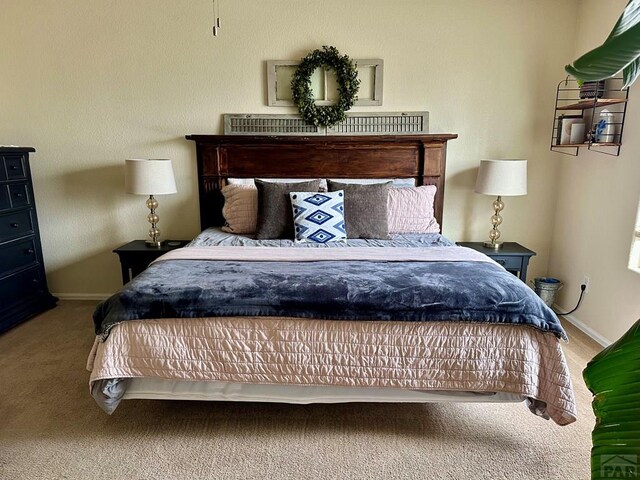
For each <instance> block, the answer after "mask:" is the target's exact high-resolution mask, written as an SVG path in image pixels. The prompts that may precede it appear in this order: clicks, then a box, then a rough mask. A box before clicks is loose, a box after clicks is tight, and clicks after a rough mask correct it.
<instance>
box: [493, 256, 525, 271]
mask: <svg viewBox="0 0 640 480" xmlns="http://www.w3.org/2000/svg"><path fill="white" fill-rule="evenodd" d="M491 258H492V259H494V260H495V261H496V262H498V263H499V264H500V265H502V266H503V267H504V268H506V269H507V270H520V268H521V267H522V258H521V257H511V256H506V255H491Z"/></svg>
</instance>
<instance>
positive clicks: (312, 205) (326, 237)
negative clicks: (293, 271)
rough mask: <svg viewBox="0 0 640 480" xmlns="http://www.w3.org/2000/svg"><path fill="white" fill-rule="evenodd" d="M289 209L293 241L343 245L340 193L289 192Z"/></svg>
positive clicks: (342, 209)
mask: <svg viewBox="0 0 640 480" xmlns="http://www.w3.org/2000/svg"><path fill="white" fill-rule="evenodd" d="M289 195H290V197H291V207H292V209H293V224H294V231H295V239H296V241H297V242H313V243H328V242H340V241H342V242H344V241H346V240H347V231H346V228H345V224H344V192H343V191H342V190H340V191H337V192H326V193H311V192H292V193H290V194H289Z"/></svg>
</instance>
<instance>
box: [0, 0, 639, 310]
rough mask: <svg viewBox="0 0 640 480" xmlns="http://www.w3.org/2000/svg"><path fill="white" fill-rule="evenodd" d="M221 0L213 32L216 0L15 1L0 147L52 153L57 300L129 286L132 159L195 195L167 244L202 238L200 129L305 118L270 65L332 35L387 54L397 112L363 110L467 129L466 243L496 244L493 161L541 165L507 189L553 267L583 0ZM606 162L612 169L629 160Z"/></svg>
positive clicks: (460, 202)
mask: <svg viewBox="0 0 640 480" xmlns="http://www.w3.org/2000/svg"><path fill="white" fill-rule="evenodd" d="M221 4H222V20H223V22H224V23H223V29H222V31H221V34H220V36H219V37H217V38H213V37H212V36H211V34H210V30H211V18H210V9H211V2H210V0H135V1H130V0H113V1H108V2H107V1H105V0H55V1H53V0H51V1H46V0H5V1H4V2H3V6H2V15H1V16H0V45H2V48H0V70H1V71H2V72H3V78H2V80H1V81H0V89H1V90H0V103H1V109H2V110H1V111H2V114H1V116H0V135H1V136H2V138H0V143H11V144H21V145H29V146H34V147H36V148H37V150H38V153H37V154H35V155H34V156H33V172H34V183H35V189H36V197H37V202H38V213H39V216H40V224H41V231H42V238H43V245H44V253H45V259H46V263H47V271H48V278H49V281H50V286H51V289H52V290H53V291H54V292H59V293H64V294H87V295H95V294H103V293H109V292H112V291H114V290H115V289H116V288H117V287H118V286H119V283H120V278H119V266H118V262H117V258H116V256H115V255H114V254H112V253H111V250H112V249H113V248H114V247H116V246H118V245H119V244H122V243H124V242H127V241H129V240H131V239H135V238H143V237H144V236H145V235H146V229H147V225H146V220H145V217H146V213H145V207H144V199H143V198H141V197H135V196H130V195H126V194H125V193H124V192H123V160H124V159H125V158H127V157H168V158H171V159H173V161H174V169H175V172H176V176H177V184H178V189H179V193H178V194H176V195H170V196H163V197H161V198H160V199H159V200H160V209H159V214H160V217H161V223H160V227H161V229H162V230H163V234H164V235H165V238H166V237H170V238H189V237H191V236H193V235H194V234H195V233H197V231H198V215H197V199H196V182H195V167H194V161H195V159H194V157H195V151H194V150H195V149H194V146H193V145H192V144H191V143H190V142H187V141H185V140H184V139H183V138H184V135H185V134H189V133H221V115H222V114H223V113H227V112H234V113H236V112H262V113H288V112H290V110H287V109H282V108H273V107H272V108H269V107H267V106H266V90H265V61H266V60H269V59H289V58H300V57H301V56H303V55H305V54H306V53H307V52H309V51H310V50H312V49H313V48H317V47H320V46H321V45H323V44H329V45H335V46H336V47H338V49H339V50H341V51H342V52H344V53H346V54H348V55H350V56H351V57H353V58H358V57H360V58H363V57H365V58H366V57H374V58H375V57H380V58H383V59H384V61H385V78H384V105H383V106H382V107H376V108H375V109H374V108H371V107H369V108H368V109H367V108H362V109H361V110H366V111H374V110H380V111H394V110H403V109H407V110H408V109H411V110H419V109H426V110H429V111H430V114H431V130H432V131H433V132H454V133H458V134H459V135H460V138H459V139H458V140H456V141H453V142H451V143H450V148H449V156H448V166H447V193H446V201H445V220H444V224H445V226H444V233H445V235H447V236H448V237H450V238H451V239H453V240H482V239H484V238H485V237H486V235H487V232H488V230H489V217H490V215H491V206H490V205H491V201H492V200H491V198H489V197H485V196H481V195H477V194H474V193H473V192H472V190H473V184H474V181H475V169H476V167H477V165H478V163H479V160H480V159H481V158H527V159H529V161H530V163H529V165H530V170H529V175H530V184H529V195H528V196H526V197H517V198H508V199H506V209H505V211H504V218H505V223H504V227H503V228H502V231H503V234H504V239H505V240H515V241H519V242H521V243H524V244H525V245H527V246H529V247H530V248H532V249H534V250H536V251H537V252H538V256H537V257H535V258H534V260H533V262H532V267H531V276H535V275H539V274H543V273H545V272H546V270H547V264H548V257H549V248H550V241H551V235H552V219H553V213H554V209H555V206H556V199H555V195H556V190H557V189H556V187H557V184H556V172H557V169H558V167H559V166H560V165H563V166H564V167H566V166H567V161H566V160H565V159H558V158H557V156H556V155H555V154H553V153H550V152H549V151H548V140H549V138H548V136H549V131H550V121H551V115H552V110H553V101H554V94H555V85H556V83H557V82H558V80H559V79H560V78H562V77H563V71H562V66H563V65H564V63H566V61H567V59H569V58H571V57H572V56H573V52H574V45H573V38H574V33H575V32H574V29H575V13H576V12H577V11H578V3H577V2H576V1H563V2H556V1H554V0H535V1H534V0H530V1H518V2H514V1H512V0H473V1H471V0H467V1H461V0H457V1H451V0H440V1H426V0H394V1H389V0H350V1H348V2H345V1H343V0H323V1H321V2H311V1H301V0H270V1H257V0H254V1H249V0H221ZM630 137H631V135H630ZM630 147H631V146H630V145H629V146H628V147H626V149H627V153H629V150H630ZM579 160H580V161H582V160H583V158H582V157H581V158H580V159H579ZM590 161H591V162H593V163H595V164H596V165H598V166H600V167H601V168H602V169H603V171H605V172H610V171H611V170H610V169H611V168H612V167H611V165H615V162H616V161H615V160H613V161H612V160H611V159H608V158H607V159H600V158H598V159H597V160H590ZM620 161H622V159H621V160H619V161H618V162H620ZM563 162H564V163H563ZM637 163H638V162H636V164H637ZM594 173H595V172H594ZM623 176H624V175H623ZM570 177H571V176H570ZM571 178H573V177H571ZM565 183H566V182H565ZM634 188H635V187H634ZM630 196H632V195H630ZM636 197H637V192H636ZM627 210H628V211H629V212H631V211H632V206H629V208H628V209H627ZM621 213H622V212H621ZM629 220H630V221H631V217H629ZM598 228H601V227H598ZM603 246H604V245H603V244H600V245H598V246H597V250H601V249H602V248H603ZM604 247H605V248H607V246H604ZM555 263H556V264H558V263H559V262H558V261H557V260H556V262H555ZM554 268H556V271H558V274H559V275H560V274H563V273H564V271H561V270H558V267H554ZM623 270H624V269H623V268H622V267H620V269H619V271H618V272H621V271H623ZM590 272H591V273H592V277H593V278H594V279H595V277H596V271H595V268H592V269H590ZM568 277H569V276H568V275H567V279H569V278H568ZM634 280H636V282H637V278H635V277H634ZM636 285H637V283H636ZM597 288H599V287H598V286H597V285H594V289H597ZM596 296H597V293H594V294H593V295H592V297H591V298H594V299H595V298H596ZM636 313H637V312H636ZM610 317H611V315H608V316H607V317H606V318H610Z"/></svg>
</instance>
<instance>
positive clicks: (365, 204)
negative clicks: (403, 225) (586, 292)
mask: <svg viewBox="0 0 640 480" xmlns="http://www.w3.org/2000/svg"><path fill="white" fill-rule="evenodd" d="M327 184H328V187H329V191H330V192H335V191H337V190H344V223H345V224H346V226H347V237H348V238H382V239H387V238H389V226H388V223H387V202H388V199H389V187H391V184H392V182H385V183H376V184H372V185H359V184H354V183H340V182H334V181H333V180H327Z"/></svg>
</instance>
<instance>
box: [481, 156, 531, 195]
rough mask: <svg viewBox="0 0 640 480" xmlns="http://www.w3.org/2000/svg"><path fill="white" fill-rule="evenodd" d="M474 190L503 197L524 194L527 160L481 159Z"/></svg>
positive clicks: (525, 190) (525, 189)
mask: <svg viewBox="0 0 640 480" xmlns="http://www.w3.org/2000/svg"><path fill="white" fill-rule="evenodd" d="M475 191H476V192H478V193H484V194H485V195H496V196H504V197H509V196H516V195H526V194H527V161H526V160H481V161H480V169H479V170H478V178H477V180H476V189H475Z"/></svg>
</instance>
